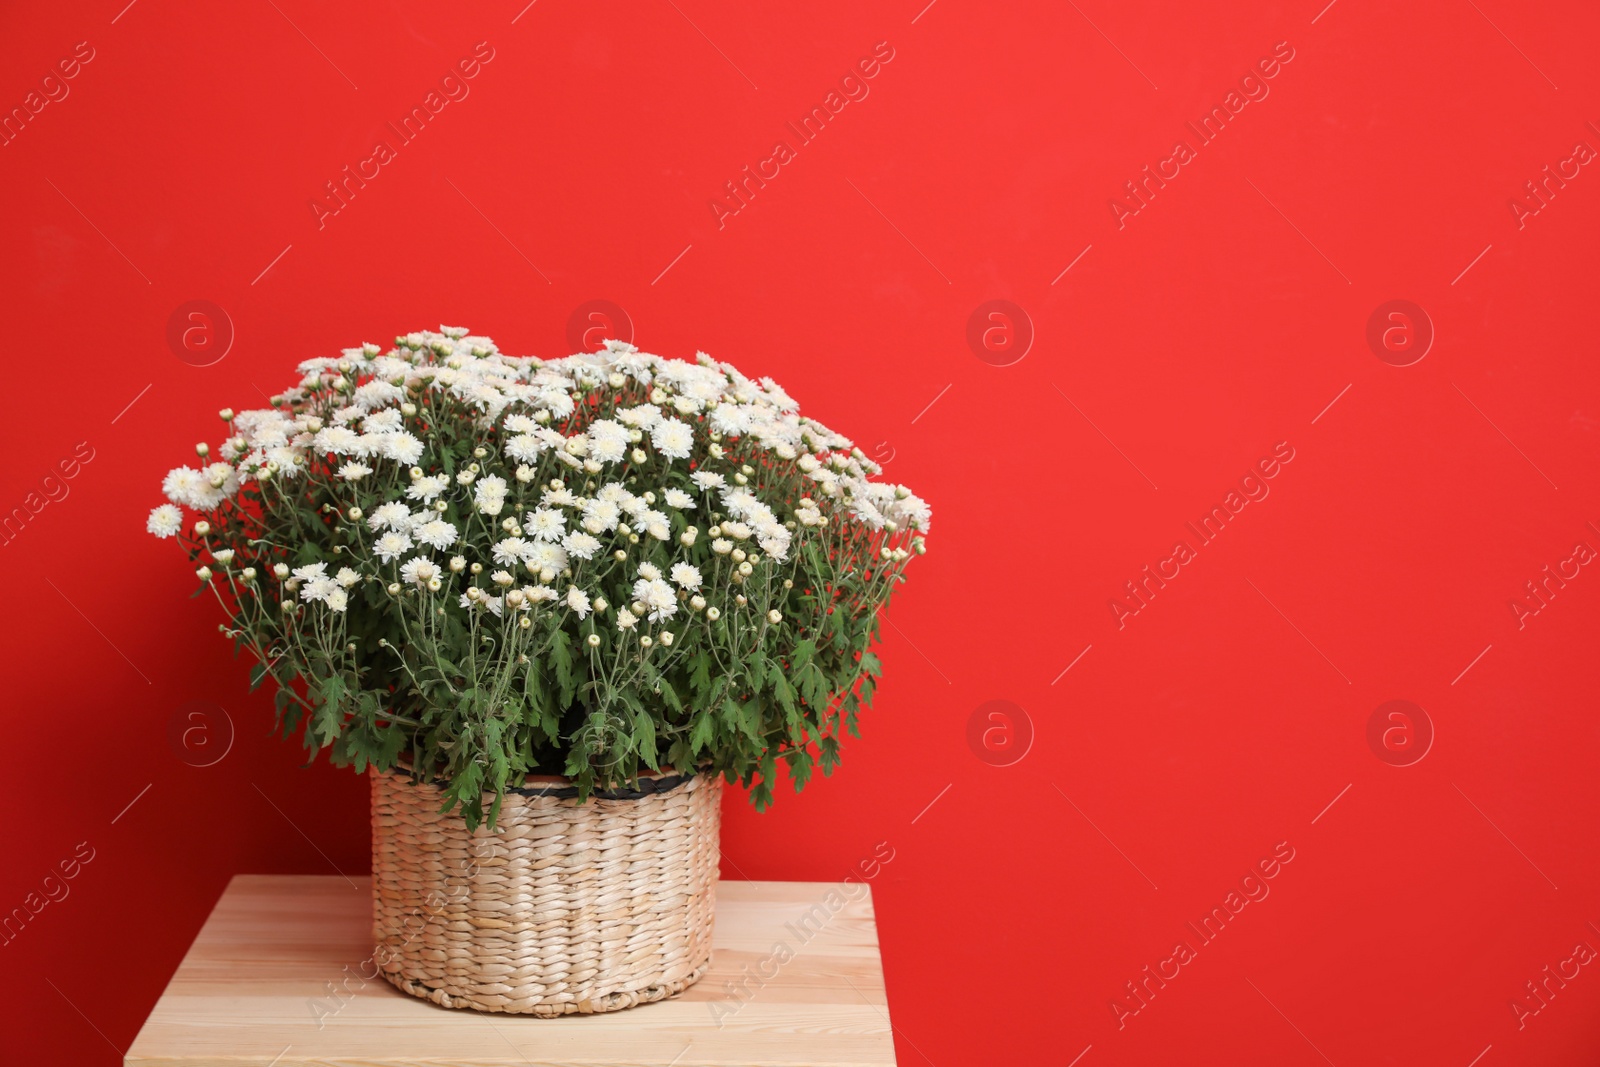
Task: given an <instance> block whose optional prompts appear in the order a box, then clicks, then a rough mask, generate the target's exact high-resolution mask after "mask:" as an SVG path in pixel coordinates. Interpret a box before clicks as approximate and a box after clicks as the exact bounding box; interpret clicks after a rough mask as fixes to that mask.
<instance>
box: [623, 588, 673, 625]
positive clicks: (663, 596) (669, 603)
mask: <svg viewBox="0 0 1600 1067" xmlns="http://www.w3.org/2000/svg"><path fill="white" fill-rule="evenodd" d="M633 599H634V602H635V603H638V604H643V605H644V606H645V609H646V612H647V614H648V615H649V618H650V621H651V622H664V621H666V620H667V619H670V618H672V617H673V616H674V615H676V614H677V613H678V597H677V594H675V593H674V592H673V591H672V586H670V585H668V584H667V583H666V582H663V581H662V580H661V579H659V578H657V579H654V580H651V579H649V578H640V579H639V580H638V581H636V582H634V583H633Z"/></svg>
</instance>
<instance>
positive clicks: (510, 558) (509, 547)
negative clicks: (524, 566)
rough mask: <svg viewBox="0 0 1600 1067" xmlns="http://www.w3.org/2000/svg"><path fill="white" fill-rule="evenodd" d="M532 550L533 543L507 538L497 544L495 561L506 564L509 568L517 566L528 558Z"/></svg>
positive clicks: (495, 546) (494, 552)
mask: <svg viewBox="0 0 1600 1067" xmlns="http://www.w3.org/2000/svg"><path fill="white" fill-rule="evenodd" d="M532 548H533V544H532V542H530V541H527V540H525V539H524V538H521V537H507V538H505V539H504V540H502V541H496V542H495V545H494V550H493V554H494V559H495V562H496V563H501V564H504V565H505V566H507V567H511V566H515V565H516V564H518V563H522V562H523V561H525V560H526V559H527V558H528V552H529V550H530V549H532Z"/></svg>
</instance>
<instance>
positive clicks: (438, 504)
mask: <svg viewBox="0 0 1600 1067" xmlns="http://www.w3.org/2000/svg"><path fill="white" fill-rule="evenodd" d="M449 508H450V502H449V501H447V500H446V499H445V498H444V497H440V498H439V499H438V500H435V501H434V502H433V510H434V511H438V512H444V511H448V510H449Z"/></svg>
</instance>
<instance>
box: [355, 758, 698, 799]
mask: <svg viewBox="0 0 1600 1067" xmlns="http://www.w3.org/2000/svg"><path fill="white" fill-rule="evenodd" d="M373 773H375V774H377V775H379V776H383V777H389V778H396V779H403V780H404V781H406V782H407V783H408V784H411V785H420V784H423V783H424V782H425V783H426V784H428V785H431V786H433V787H434V788H436V789H442V788H445V787H446V786H448V785H449V783H448V782H446V781H444V780H443V779H440V778H427V779H422V780H419V779H417V778H416V777H415V776H414V775H412V773H411V769H410V768H409V767H405V766H401V765H397V766H395V767H394V768H392V769H390V770H386V771H383V770H378V769H377V768H376V767H374V768H373ZM715 776H716V775H715V773H714V772H713V771H712V770H711V769H710V768H705V769H702V770H698V771H692V772H683V773H680V772H677V771H672V770H670V769H668V770H664V771H662V772H661V773H659V774H651V775H641V776H640V777H639V779H638V788H634V789H595V790H591V791H590V793H589V799H591V800H643V799H645V798H646V797H653V796H661V795H663V794H666V793H671V792H674V791H676V790H678V789H682V788H683V787H684V786H686V785H688V784H689V783H690V782H693V781H695V780H696V779H699V778H713V777H715ZM524 782H525V783H533V784H523V785H519V786H510V785H508V786H506V795H507V796H519V797H550V798H552V799H555V800H574V799H576V798H577V797H578V787H577V786H576V785H572V784H571V782H572V779H571V778H568V777H566V776H564V775H557V774H530V775H528V776H527V777H526V778H525V779H524ZM487 795H488V794H487V793H486V794H485V796H487Z"/></svg>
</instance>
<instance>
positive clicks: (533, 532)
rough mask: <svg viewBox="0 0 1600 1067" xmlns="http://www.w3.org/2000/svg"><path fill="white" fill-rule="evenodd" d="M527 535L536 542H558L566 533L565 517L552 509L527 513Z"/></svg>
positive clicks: (541, 509)
mask: <svg viewBox="0 0 1600 1067" xmlns="http://www.w3.org/2000/svg"><path fill="white" fill-rule="evenodd" d="M526 529H527V533H528V536H529V537H532V538H533V539H534V540H536V541H559V540H561V535H562V534H564V533H566V532H567V517H566V516H565V515H563V514H561V512H559V511H557V510H555V509H554V508H540V509H539V510H538V511H530V512H528V522H527V527H526Z"/></svg>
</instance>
